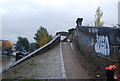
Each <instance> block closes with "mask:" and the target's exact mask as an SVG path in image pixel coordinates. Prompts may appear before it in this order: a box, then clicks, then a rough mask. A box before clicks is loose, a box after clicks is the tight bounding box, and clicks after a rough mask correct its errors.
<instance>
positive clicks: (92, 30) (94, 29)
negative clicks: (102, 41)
mask: <svg viewBox="0 0 120 81" xmlns="http://www.w3.org/2000/svg"><path fill="white" fill-rule="evenodd" d="M97 32H98V28H89V33H97Z"/></svg>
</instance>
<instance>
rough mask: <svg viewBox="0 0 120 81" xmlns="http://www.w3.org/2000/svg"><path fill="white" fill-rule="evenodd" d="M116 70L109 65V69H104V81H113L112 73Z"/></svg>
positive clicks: (113, 66)
mask: <svg viewBox="0 0 120 81" xmlns="http://www.w3.org/2000/svg"><path fill="white" fill-rule="evenodd" d="M116 69H117V67H116V66H115V65H110V66H109V67H105V70H106V81H115V79H114V72H115V70H116Z"/></svg>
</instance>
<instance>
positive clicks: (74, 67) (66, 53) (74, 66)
mask: <svg viewBox="0 0 120 81" xmlns="http://www.w3.org/2000/svg"><path fill="white" fill-rule="evenodd" d="M75 49H76V48H75V47H74V46H73V44H72V43H69V42H63V43H62V54H63V60H64V65H65V72H66V76H67V79H90V76H89V74H88V72H87V70H86V69H85V68H83V67H82V64H83V61H81V60H82V59H81V55H80V53H77V52H76V51H75Z"/></svg>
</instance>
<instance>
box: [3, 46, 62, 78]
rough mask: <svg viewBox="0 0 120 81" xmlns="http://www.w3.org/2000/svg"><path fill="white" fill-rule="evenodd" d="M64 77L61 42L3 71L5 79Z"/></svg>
mask: <svg viewBox="0 0 120 81" xmlns="http://www.w3.org/2000/svg"><path fill="white" fill-rule="evenodd" d="M44 78H46V79H49V78H50V79H52V78H53V79H54V78H62V67H61V55H60V44H58V45H57V46H55V47H54V48H53V49H51V50H49V51H47V52H45V53H42V54H40V55H39V54H38V55H36V56H34V57H32V58H30V59H28V60H25V61H24V62H22V63H20V64H19V65H17V66H16V67H13V68H11V69H9V70H7V71H5V72H3V79H44Z"/></svg>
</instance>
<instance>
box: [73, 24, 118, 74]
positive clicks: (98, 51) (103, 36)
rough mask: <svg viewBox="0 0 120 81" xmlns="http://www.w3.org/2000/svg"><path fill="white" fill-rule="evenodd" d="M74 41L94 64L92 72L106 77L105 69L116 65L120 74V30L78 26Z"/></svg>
mask: <svg viewBox="0 0 120 81" xmlns="http://www.w3.org/2000/svg"><path fill="white" fill-rule="evenodd" d="M73 41H75V42H76V44H77V45H78V47H79V48H80V50H81V52H83V53H82V54H83V55H84V56H85V57H86V58H87V59H88V60H89V62H90V63H91V64H92V67H90V68H89V69H90V70H91V69H93V71H96V74H101V75H104V74H105V69H104V68H105V67H106V66H108V65H110V64H115V65H117V66H118V69H117V70H116V73H117V74H120V28H110V27H86V26H79V27H78V26H77V27H76V29H75V31H74V36H73Z"/></svg>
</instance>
